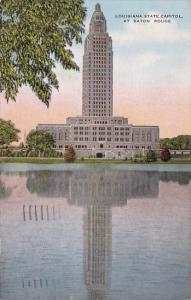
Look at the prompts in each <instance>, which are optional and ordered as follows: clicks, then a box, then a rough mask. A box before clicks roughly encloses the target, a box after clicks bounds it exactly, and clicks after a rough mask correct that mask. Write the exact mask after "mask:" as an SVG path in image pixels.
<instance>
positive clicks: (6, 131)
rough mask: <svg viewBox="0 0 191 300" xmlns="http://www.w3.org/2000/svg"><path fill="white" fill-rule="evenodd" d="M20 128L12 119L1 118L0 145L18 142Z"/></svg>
mask: <svg viewBox="0 0 191 300" xmlns="http://www.w3.org/2000/svg"><path fill="white" fill-rule="evenodd" d="M19 132H20V130H18V129H16V128H15V126H14V124H13V123H12V122H11V121H5V120H3V119H0V146H3V145H6V146H8V145H10V144H11V143H12V142H17V141H18V139H19V137H18V133H19Z"/></svg>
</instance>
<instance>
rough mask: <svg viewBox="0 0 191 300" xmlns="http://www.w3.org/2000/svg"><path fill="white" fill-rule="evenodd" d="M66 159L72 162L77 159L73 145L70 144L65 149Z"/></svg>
mask: <svg viewBox="0 0 191 300" xmlns="http://www.w3.org/2000/svg"><path fill="white" fill-rule="evenodd" d="M64 159H65V160H66V161H68V162H72V161H74V160H75V159H76V153H75V150H74V148H73V147H72V146H69V147H68V148H66V149H65V151H64Z"/></svg>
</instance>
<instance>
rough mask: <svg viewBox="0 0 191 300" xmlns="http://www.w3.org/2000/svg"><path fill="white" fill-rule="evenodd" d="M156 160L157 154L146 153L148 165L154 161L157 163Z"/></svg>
mask: <svg viewBox="0 0 191 300" xmlns="http://www.w3.org/2000/svg"><path fill="white" fill-rule="evenodd" d="M156 160H157V154H156V152H155V151H153V150H148V151H147V152H146V155H145V161H146V162H147V163H149V162H153V161H156Z"/></svg>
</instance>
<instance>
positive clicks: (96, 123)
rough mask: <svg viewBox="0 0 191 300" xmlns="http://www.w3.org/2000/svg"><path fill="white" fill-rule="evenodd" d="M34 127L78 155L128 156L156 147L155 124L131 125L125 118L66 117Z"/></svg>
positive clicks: (91, 156)
mask: <svg viewBox="0 0 191 300" xmlns="http://www.w3.org/2000/svg"><path fill="white" fill-rule="evenodd" d="M37 129H43V130H46V131H47V132H49V133H50V134H51V135H52V136H53V138H54V141H55V145H54V147H55V149H56V150H58V151H64V149H65V148H66V147H68V146H73V148H74V149H75V151H76V154H77V157H79V158H80V157H84V158H96V157H97V158H99V157H100V158H101V157H105V158H129V157H131V156H132V154H134V153H138V152H141V153H142V154H144V151H146V150H148V149H152V150H159V127H158V126H134V125H131V124H128V118H125V117H100V116H99V117H92V116H88V117H85V116H79V117H69V118H68V119H67V121H66V124H38V126H37Z"/></svg>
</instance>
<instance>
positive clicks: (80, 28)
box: [0, 0, 86, 106]
mask: <svg viewBox="0 0 191 300" xmlns="http://www.w3.org/2000/svg"><path fill="white" fill-rule="evenodd" d="M83 5H84V0H75V1H74V0H54V1H52V0H1V1H0V36H1V39H0V41H1V45H0V91H1V90H4V91H5V98H6V99H7V101H8V100H9V99H13V100H14V101H15V97H16V95H17V93H18V89H19V88H20V87H22V86H23V85H29V86H30V87H31V88H32V90H33V92H34V93H36V95H37V96H38V98H39V99H40V100H41V101H42V102H44V103H45V104H46V105H47V106H48V105H49V101H50V97H51V93H52V88H53V87H54V88H56V89H58V87H59V84H58V80H57V77H56V74H55V73H54V71H53V70H54V69H55V64H56V62H59V63H61V65H62V67H63V68H64V69H73V70H79V67H78V66H77V64H76V63H75V61H74V60H73V57H74V56H73V53H72V51H71V46H72V45H73V43H74V42H75V43H77V44H78V43H81V42H82V39H81V35H82V33H83V32H84V24H83V21H84V18H85V14H86V9H85V7H84V6H83Z"/></svg>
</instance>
